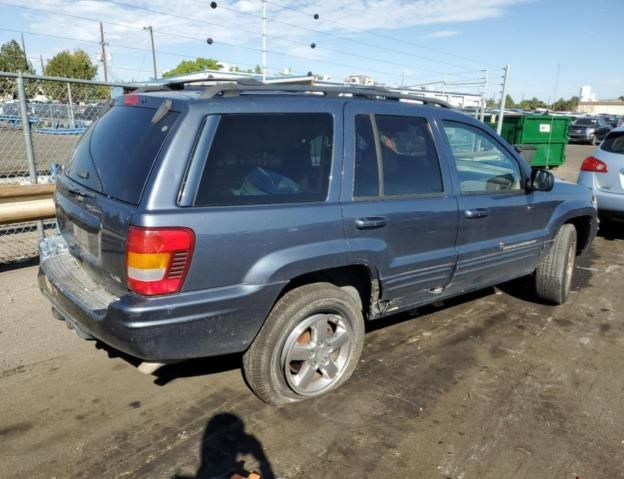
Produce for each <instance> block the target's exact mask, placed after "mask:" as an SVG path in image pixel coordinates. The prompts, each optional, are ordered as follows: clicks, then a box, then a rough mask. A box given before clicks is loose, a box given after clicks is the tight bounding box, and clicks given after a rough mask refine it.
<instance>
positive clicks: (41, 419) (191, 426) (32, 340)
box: [0, 146, 624, 479]
mask: <svg viewBox="0 0 624 479" xmlns="http://www.w3.org/2000/svg"><path fill="white" fill-rule="evenodd" d="M589 152H591V148H590V147H583V146H572V147H569V156H568V161H569V163H568V165H567V166H566V168H565V169H563V168H562V169H561V170H559V172H558V175H564V176H567V177H568V178H571V179H574V176H575V175H576V173H575V172H576V171H577V169H578V165H579V162H580V161H581V160H582V158H584V157H585V156H587V154H589ZM623 272H624V232H623V231H622V230H621V229H618V227H615V226H608V227H606V228H605V229H603V231H602V232H601V236H599V237H598V238H597V239H596V241H595V243H594V247H593V252H592V254H591V256H590V257H589V258H588V259H587V260H585V261H584V262H583V263H581V264H580V265H579V266H578V268H577V270H576V276H575V281H574V287H573V292H572V294H571V298H570V301H569V302H568V303H567V304H566V305H564V306H561V307H551V306H545V305H541V304H537V303H534V302H532V301H531V299H530V294H529V293H528V291H527V285H526V283H525V282H523V281H516V282H513V283H510V284H505V285H502V286H501V287H500V288H496V289H495V288H490V289H486V290H484V291H481V292H479V293H477V294H472V295H470V296H467V297H462V298H458V299H456V300H453V301H448V302H445V303H444V304H441V305H437V306H436V307H428V308H423V309H421V310H419V311H416V312H413V313H412V314H409V315H401V316H397V317H394V318H390V319H388V320H383V321H382V322H381V323H375V324H373V325H372V327H371V328H370V331H369V333H368V334H367V337H366V344H365V349H364V353H363V356H362V362H361V364H360V365H359V368H358V369H357V371H356V373H355V375H354V377H353V378H352V379H351V380H350V381H349V382H348V383H347V384H346V385H344V386H343V387H342V388H341V389H339V390H338V391H336V392H334V393H332V394H330V395H327V396H325V397H322V398H319V399H316V400H312V401H307V402H303V403H299V404H294V405H291V406H287V407H283V408H280V409H275V408H272V407H269V406H266V405H264V404H263V403H261V402H260V401H258V400H257V399H256V398H255V397H254V396H253V395H252V394H251V393H250V392H249V390H248V389H247V387H246V385H245V383H244V381H243V378H242V376H241V373H240V371H239V366H240V358H239V357H237V356H233V357H226V358H213V359H206V360H197V361H189V362H186V363H180V364H177V365H172V366H167V367H165V368H163V369H161V370H160V372H159V373H158V376H156V377H151V376H143V375H141V374H139V373H138V372H137V371H136V370H135V369H134V367H133V366H132V365H131V364H130V363H129V362H128V361H127V360H126V359H124V358H121V357H119V356H117V355H115V353H113V352H110V351H107V350H106V349H98V348H96V347H95V344H94V343H93V342H86V341H82V340H79V339H78V338H77V337H76V336H75V335H74V334H72V333H71V332H70V331H69V330H67V328H66V327H65V325H64V324H63V323H62V322H59V321H55V320H54V319H53V318H52V316H51V314H50V312H49V306H48V304H47V303H46V301H45V300H44V299H43V298H42V297H41V295H40V294H39V293H38V291H37V289H36V286H35V279H36V268H35V267H34V266H31V267H23V268H20V269H12V270H8V271H4V272H2V273H0V294H1V295H2V298H3V299H2V309H1V313H0V316H1V321H0V397H1V398H2V408H1V409H0V443H1V444H2V454H1V455H0V471H2V472H1V473H0V475H1V476H2V477H5V478H54V477H56V478H94V477H103V478H122V477H124V478H127V477H132V478H174V477H175V478H209V477H220V476H218V474H219V473H220V472H222V470H218V469H219V468H217V467H216V466H214V464H215V463H216V462H219V461H220V464H221V465H227V466H228V467H227V469H229V470H237V471H242V470H248V471H249V470H252V469H256V470H259V471H261V472H263V477H264V479H267V478H271V477H280V478H321V477H323V478H341V479H343V478H361V477H366V478H386V477H419V478H420V477H422V478H453V479H460V478H463V479H470V478H511V477H513V478H531V479H533V478H575V477H583V478H588V479H589V478H616V477H624V402H623V401H622V400H621V398H622V394H623V393H624V375H623V374H622V371H623V370H624V354H623V353H622V351H623V346H624V322H623V318H622V311H623V309H624V296H623V295H622V285H623V280H622V274H623ZM211 464H212V465H211ZM224 467H225V466H224Z"/></svg>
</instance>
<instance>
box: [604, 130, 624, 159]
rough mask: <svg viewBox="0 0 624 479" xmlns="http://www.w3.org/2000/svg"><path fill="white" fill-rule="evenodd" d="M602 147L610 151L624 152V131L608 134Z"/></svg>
mask: <svg viewBox="0 0 624 479" xmlns="http://www.w3.org/2000/svg"><path fill="white" fill-rule="evenodd" d="M600 149H601V150H604V151H608V152H610V153H620V154H624V131H614V132H611V133H609V134H608V135H607V137H606V138H605V139H604V141H603V142H602V144H601V145H600Z"/></svg>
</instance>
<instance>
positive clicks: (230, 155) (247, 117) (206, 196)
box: [195, 113, 333, 206]
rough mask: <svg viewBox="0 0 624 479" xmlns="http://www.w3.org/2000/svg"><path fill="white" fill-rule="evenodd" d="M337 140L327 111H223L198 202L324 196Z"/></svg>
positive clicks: (273, 200)
mask: <svg viewBox="0 0 624 479" xmlns="http://www.w3.org/2000/svg"><path fill="white" fill-rule="evenodd" d="M332 144H333V120H332V117H331V115H328V114H325V113H283V114H282V113H279V114H232V115H222V116H221V118H220V120H219V125H218V127H217V131H216V133H215V137H214V139H213V141H212V146H211V149H210V153H209V155H208V159H207V161H206V165H205V167H204V171H203V174H202V178H201V181H200V184H199V188H198V191H197V195H196V198H195V205H196V206H228V205H249V204H272V203H298V202H310V201H323V200H325V198H326V196H327V190H328V185H329V174H330V167H331V156H332Z"/></svg>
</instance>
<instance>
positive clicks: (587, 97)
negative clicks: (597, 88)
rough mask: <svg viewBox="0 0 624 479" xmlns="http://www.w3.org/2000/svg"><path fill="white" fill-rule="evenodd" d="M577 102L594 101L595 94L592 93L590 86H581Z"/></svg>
mask: <svg viewBox="0 0 624 479" xmlns="http://www.w3.org/2000/svg"><path fill="white" fill-rule="evenodd" d="M579 101H582V102H585V101H596V94H595V93H593V92H592V87H591V86H590V85H583V86H582V87H581V91H580V93H579Z"/></svg>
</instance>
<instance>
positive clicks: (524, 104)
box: [518, 97, 548, 110]
mask: <svg viewBox="0 0 624 479" xmlns="http://www.w3.org/2000/svg"><path fill="white" fill-rule="evenodd" d="M547 106H548V105H546V103H544V102H543V101H542V100H540V99H539V98H537V97H533V98H531V99H530V100H522V101H521V102H520V103H519V104H518V108H521V109H522V110H536V109H537V108H546V107H547Z"/></svg>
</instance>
